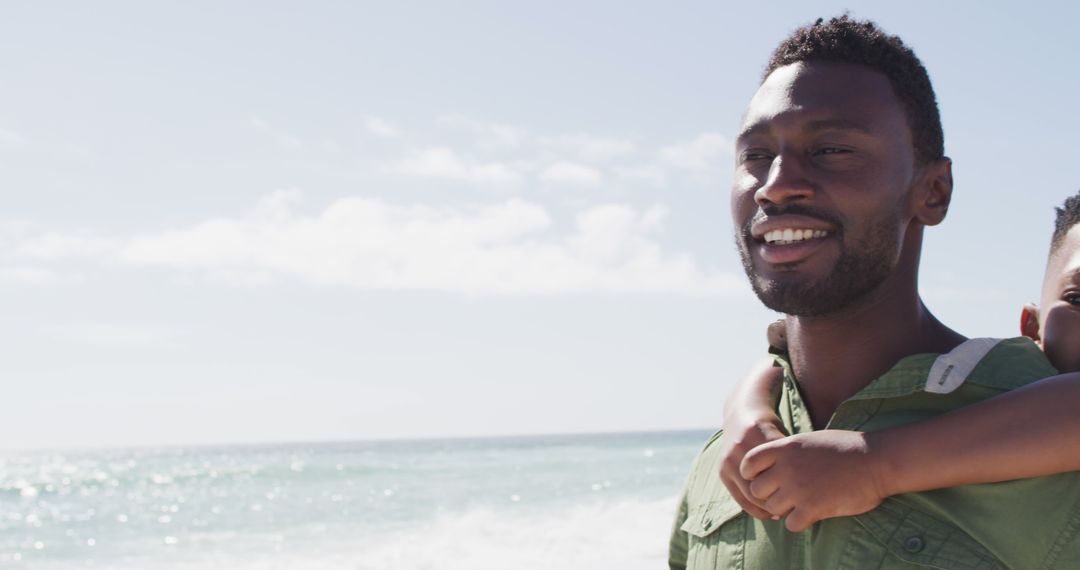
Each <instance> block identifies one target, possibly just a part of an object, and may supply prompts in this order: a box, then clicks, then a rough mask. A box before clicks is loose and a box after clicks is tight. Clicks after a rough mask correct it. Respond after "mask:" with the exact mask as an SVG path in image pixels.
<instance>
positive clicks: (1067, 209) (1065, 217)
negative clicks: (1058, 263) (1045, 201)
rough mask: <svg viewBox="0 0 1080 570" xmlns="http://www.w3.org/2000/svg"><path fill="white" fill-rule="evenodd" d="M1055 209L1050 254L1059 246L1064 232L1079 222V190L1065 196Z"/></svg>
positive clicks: (1063, 238) (1063, 237)
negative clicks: (1055, 214)
mask: <svg viewBox="0 0 1080 570" xmlns="http://www.w3.org/2000/svg"><path fill="white" fill-rule="evenodd" d="M1055 210H1056V211H1057V217H1055V218H1054V237H1052V238H1050V255H1053V254H1054V252H1056V251H1057V250H1058V248H1059V247H1061V243H1062V242H1064V241H1065V234H1067V233H1069V230H1071V229H1072V228H1073V226H1075V225H1076V224H1080V192H1077V193H1076V195H1075V196H1070V197H1069V198H1066V199H1065V203H1064V204H1062V205H1061V207H1060V208H1056V209H1055Z"/></svg>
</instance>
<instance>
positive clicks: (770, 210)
mask: <svg viewBox="0 0 1080 570" xmlns="http://www.w3.org/2000/svg"><path fill="white" fill-rule="evenodd" d="M788 215H797V216H803V217H806V218H815V219H818V220H821V221H823V222H826V223H828V224H829V225H831V226H833V227H834V228H836V231H837V233H842V232H843V229H844V225H843V223H842V222H841V221H840V218H838V217H837V216H836V215H834V214H832V213H831V212H826V211H824V210H819V209H817V208H811V207H809V206H805V205H803V204H799V203H794V204H788V205H786V206H777V205H775V204H769V205H766V206H764V207H762V208H761V209H759V210H758V212H757V213H756V214H754V216H753V217H751V218H750V219H748V220H746V223H744V224H743V226H742V235H743V237H745V238H749V237H750V228H751V227H753V225H754V224H756V223H758V222H760V221H762V220H764V219H765V218H771V217H775V216H788Z"/></svg>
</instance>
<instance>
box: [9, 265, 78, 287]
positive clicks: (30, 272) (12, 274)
mask: <svg viewBox="0 0 1080 570" xmlns="http://www.w3.org/2000/svg"><path fill="white" fill-rule="evenodd" d="M62 281H64V279H63V278H61V276H60V275H59V274H57V273H56V272H55V271H52V270H50V269H45V268H42V267H31V266H7V267H3V266H0V283H11V284H16V285H52V284H54V283H60V282H62Z"/></svg>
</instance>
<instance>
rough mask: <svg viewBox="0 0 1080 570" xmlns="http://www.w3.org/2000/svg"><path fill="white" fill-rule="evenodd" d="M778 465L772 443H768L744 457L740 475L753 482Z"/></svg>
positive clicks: (740, 466)
mask: <svg viewBox="0 0 1080 570" xmlns="http://www.w3.org/2000/svg"><path fill="white" fill-rule="evenodd" d="M774 463H776V452H775V451H774V450H773V446H772V444H771V443H766V444H762V445H759V446H757V447H755V448H754V449H751V450H750V451H748V452H747V453H746V455H745V456H744V457H743V460H742V463H741V464H740V465H739V474H740V475H742V477H743V479H746V480H747V481H753V480H754V478H755V477H757V476H758V475H760V474H761V472H762V471H764V470H766V469H768V468H769V467H772V466H773V464H774Z"/></svg>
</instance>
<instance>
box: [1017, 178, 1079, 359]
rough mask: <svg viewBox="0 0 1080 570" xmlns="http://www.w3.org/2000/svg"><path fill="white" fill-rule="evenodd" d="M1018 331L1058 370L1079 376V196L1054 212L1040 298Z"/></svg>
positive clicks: (1029, 307)
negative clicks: (1052, 230) (1042, 351)
mask: <svg viewBox="0 0 1080 570" xmlns="http://www.w3.org/2000/svg"><path fill="white" fill-rule="evenodd" d="M1020 329H1021V331H1022V332H1023V334H1024V335H1025V336H1028V337H1031V338H1032V339H1034V340H1035V341H1036V342H1038V343H1039V344H1040V345H1041V346H1042V348H1043V350H1044V351H1045V352H1046V357H1047V358H1049V359H1050V362H1051V363H1052V364H1053V365H1054V366H1055V367H1056V368H1057V369H1058V370H1060V371H1061V372H1080V193H1078V194H1077V195H1075V196H1073V197H1071V198H1069V199H1068V200H1065V204H1064V205H1062V207H1060V208H1058V209H1057V220H1056V221H1055V222H1054V237H1053V239H1052V240H1051V242H1050V259H1049V260H1048V261H1047V262H1046V275H1045V276H1044V277H1043V287H1042V298H1041V299H1040V300H1039V306H1038V307H1034V306H1031V305H1028V306H1026V307H1024V312H1023V313H1022V315H1021V317H1020Z"/></svg>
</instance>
